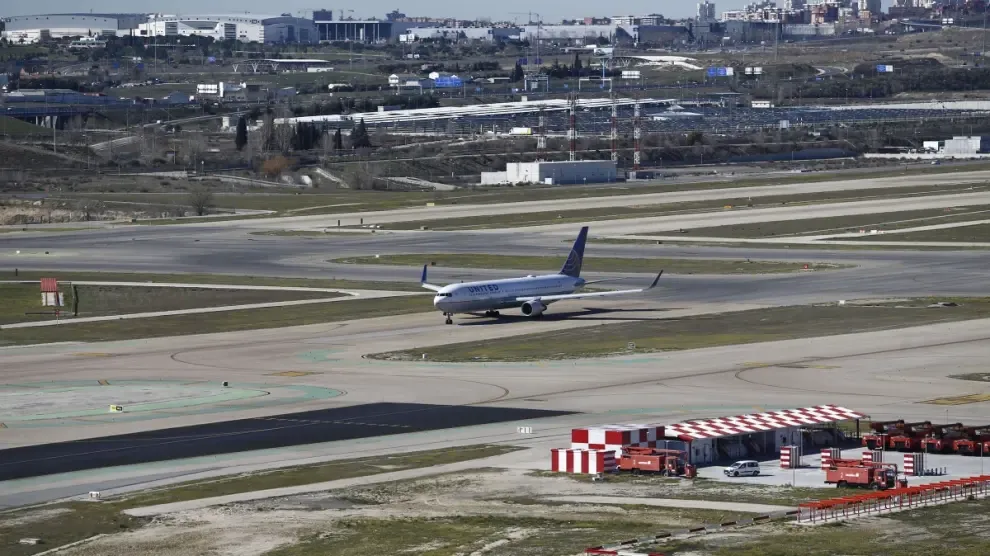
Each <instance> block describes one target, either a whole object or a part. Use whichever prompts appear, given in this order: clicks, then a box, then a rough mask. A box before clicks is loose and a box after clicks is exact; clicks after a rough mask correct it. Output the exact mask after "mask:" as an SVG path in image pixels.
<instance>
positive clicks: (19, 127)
mask: <svg viewBox="0 0 990 556" xmlns="http://www.w3.org/2000/svg"><path fill="white" fill-rule="evenodd" d="M51 134H52V131H51V129H50V128H45V127H41V126H37V125H34V124H29V123H27V122H25V121H23V120H18V119H17V118H11V117H9V116H0V135H7V136H10V137H20V136H25V135H45V136H48V137H50V136H51Z"/></svg>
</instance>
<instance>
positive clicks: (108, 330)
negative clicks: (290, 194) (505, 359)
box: [0, 295, 433, 345]
mask: <svg viewBox="0 0 990 556" xmlns="http://www.w3.org/2000/svg"><path fill="white" fill-rule="evenodd" d="M432 308H433V307H432V306H431V304H430V300H429V299H427V298H426V297H424V296H418V295H415V296H400V297H386V298H376V299H354V300H346V301H334V302H329V303H313V304H309V305H295V306H288V307H268V308H263V309H239V310H234V311H223V312H216V313H200V314H191V315H170V316H163V317H153V318H140V319H129V320H111V321H101V322H87V323H79V324H63V325H59V326H40V327H36V328H12V329H3V330H0V345H25V344H44V343H51V342H108V341H115V340H135V339H139V338H158V337H165V336H185V335H192V334H211V333H215V332H235V331H240V330H258V329H263V328H282V327H288V326H300V325H305V324H320V323H326V322H337V321H342V320H350V319H354V318H374V317H384V316H392V315H403V314H408V313H418V312H424V311H428V310H431V309H432Z"/></svg>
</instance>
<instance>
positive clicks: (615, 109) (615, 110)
mask: <svg viewBox="0 0 990 556" xmlns="http://www.w3.org/2000/svg"><path fill="white" fill-rule="evenodd" d="M618 161H619V105H618V104H617V103H616V101H615V95H612V162H618Z"/></svg>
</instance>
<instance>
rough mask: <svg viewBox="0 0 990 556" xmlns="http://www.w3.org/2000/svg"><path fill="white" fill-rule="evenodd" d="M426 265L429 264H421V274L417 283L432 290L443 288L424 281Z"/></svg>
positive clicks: (436, 290)
mask: <svg viewBox="0 0 990 556" xmlns="http://www.w3.org/2000/svg"><path fill="white" fill-rule="evenodd" d="M427 266H429V265H425V264H424V265H423V275H422V276H421V277H420V278H419V285H420V286H423V287H424V288H426V289H428V290H433V291H435V292H438V291H440V290H441V289H443V288H441V287H440V286H435V285H433V284H430V283H429V282H427V281H426V267H427Z"/></svg>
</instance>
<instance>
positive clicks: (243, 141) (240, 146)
mask: <svg viewBox="0 0 990 556" xmlns="http://www.w3.org/2000/svg"><path fill="white" fill-rule="evenodd" d="M247 142H248V134H247V120H246V119H244V116H241V117H240V118H239V119H238V120H237V137H235V138H234V145H236V146H237V150H238V151H242V150H244V146H245V145H247Z"/></svg>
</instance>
